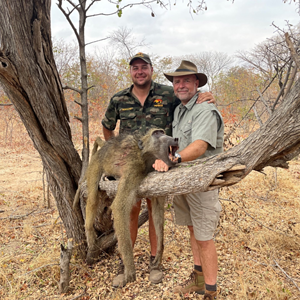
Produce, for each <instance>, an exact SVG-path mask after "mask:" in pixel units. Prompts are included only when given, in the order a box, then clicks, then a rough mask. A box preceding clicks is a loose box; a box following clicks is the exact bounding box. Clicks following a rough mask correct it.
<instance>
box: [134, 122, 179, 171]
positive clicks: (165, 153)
mask: <svg viewBox="0 0 300 300" xmlns="http://www.w3.org/2000/svg"><path fill="white" fill-rule="evenodd" d="M139 148H140V149H141V151H142V156H143V157H147V156H148V158H147V160H148V159H152V160H153V162H152V163H154V161H155V159H161V160H162V161H164V162H165V163H166V164H167V165H168V167H173V166H174V165H175V164H176V163H175V162H174V161H173V160H174V155H175V152H176V151H177V149H178V139H177V138H172V137H170V136H168V135H166V134H165V132H164V130H162V129H157V128H153V129H150V130H149V131H148V132H147V134H146V135H145V136H143V137H142V139H141V140H139ZM150 157H151V158H150Z"/></svg>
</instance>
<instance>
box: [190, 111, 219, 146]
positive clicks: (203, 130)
mask: <svg viewBox="0 0 300 300" xmlns="http://www.w3.org/2000/svg"><path fill="white" fill-rule="evenodd" d="M217 118H218V115H217V114H216V113H215V112H214V111H213V110H204V111H201V112H199V113H198V114H196V115H195V116H194V119H193V124H194V125H193V128H192V142H194V141H196V140H202V141H205V142H207V143H208V144H209V145H210V147H211V148H213V149H216V147H217V138H218V119H217Z"/></svg>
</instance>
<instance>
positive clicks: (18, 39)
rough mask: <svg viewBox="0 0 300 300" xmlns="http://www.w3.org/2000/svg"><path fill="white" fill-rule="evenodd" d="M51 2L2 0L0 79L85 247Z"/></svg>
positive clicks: (70, 229) (68, 225) (72, 234)
mask: <svg viewBox="0 0 300 300" xmlns="http://www.w3.org/2000/svg"><path fill="white" fill-rule="evenodd" d="M50 5H51V1H50V0H18V1H11V0H0V38H1V41H0V82H1V84H2V85H3V88H4V91H5V93H6V94H7V95H8V97H9V98H10V100H11V102H12V103H13V104H14V106H15V109H16V110H17V111H18V113H19V114H20V117H21V119H22V121H23V123H24V125H25V127H26V129H27V131H28V134H29V136H30V137H31V139H32V141H33V144H34V147H35V148H36V149H37V151H38V152H39V154H40V156H41V158H42V162H43V165H44V167H45V170H46V172H47V174H48V175H49V179H50V186H51V191H52V193H53V195H54V197H55V199H56V204H57V208H58V211H59V214H60V217H61V219H62V221H63V224H64V226H65V229H66V232H67V237H68V238H73V241H74V244H75V245H77V246H78V247H79V250H80V252H81V253H84V251H85V245H84V244H83V243H82V242H83V241H85V234H84V225H83V218H82V214H81V212H80V210H78V211H74V210H73V209H72V203H73V199H74V195H75V192H76V189H77V183H78V180H79V177H80V172H81V159H80V157H79V155H78V153H77V151H76V150H75V148H74V145H73V142H72V138H71V131H70V126H69V123H68V122H69V116H68V112H67V108H66V103H65V99H64V95H63V90H62V86H61V82H60V79H59V75H58V72H57V69H56V65H55V62H54V58H53V53H52V42H51V30H50Z"/></svg>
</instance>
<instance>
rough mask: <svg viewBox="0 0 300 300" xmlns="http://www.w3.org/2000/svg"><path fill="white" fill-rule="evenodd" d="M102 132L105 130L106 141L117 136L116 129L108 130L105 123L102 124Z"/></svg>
mask: <svg viewBox="0 0 300 300" xmlns="http://www.w3.org/2000/svg"><path fill="white" fill-rule="evenodd" d="M102 132H103V136H104V139H105V140H106V141H107V140H109V139H110V138H112V137H114V136H115V132H114V131H112V130H108V129H107V128H105V127H104V126H103V125H102Z"/></svg>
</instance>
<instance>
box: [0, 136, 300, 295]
mask: <svg viewBox="0 0 300 300" xmlns="http://www.w3.org/2000/svg"><path fill="white" fill-rule="evenodd" d="M22 141H23V144H24V143H25V144H26V151H25V150H24V147H22V146H21V145H22V144H21V142H20V143H18V142H17V141H16V143H15V144H14V145H9V146H6V147H5V148H4V147H1V150H0V151H1V153H0V154H1V156H0V176H1V179H0V182H1V183H0V226H1V234H0V254H1V255H0V266H1V267H0V299H55V298H61V299H115V300H117V299H183V298H186V299H188V298H193V299H202V297H200V296H197V295H185V296H184V297H182V298H181V297H180V296H174V295H173V294H172V289H173V286H174V285H176V284H177V283H178V282H180V281H181V280H183V279H185V278H186V277H187V276H188V275H189V274H190V272H191V270H192V266H193V265H192V256H191V251H190V246H189V237H188V232H187V230H186V229H185V228H182V227H178V226H176V225H175V224H174V222H173V211H172V207H171V205H170V203H167V204H166V214H165V216H166V222H165V252H164V258H163V267H164V274H165V276H164V281H163V283H161V284H158V285H151V284H150V283H149V281H148V273H147V268H148V255H149V242H148V230H147V224H145V225H144V226H143V227H141V228H140V229H139V235H138V239H137V244H136V247H135V250H134V253H135V260H136V269H137V281H136V282H134V283H130V284H127V285H126V287H125V288H123V289H113V288H112V287H111V281H112V278H113V276H114V274H115V272H116V270H117V267H118V255H117V253H114V254H113V255H112V256H107V255H105V254H103V257H102V259H101V261H100V262H99V263H98V264H96V265H95V266H94V267H93V268H89V267H87V266H86V265H85V263H84V262H82V261H79V260H76V258H75V257H73V258H72V263H71V271H72V277H71V283H70V292H69V293H68V294H65V295H62V296H61V295H59V293H58V282H59V257H60V243H66V235H65V232H64V229H63V226H62V224H61V220H60V218H59V216H58V212H57V210H56V208H55V204H54V203H53V199H52V200H51V201H52V207H51V208H46V207H45V201H44V199H43V186H42V166H41V162H40V159H39V156H38V154H37V153H36V152H35V151H34V150H33V148H32V147H31V146H28V145H31V143H30V141H29V140H27V139H24V137H23V136H22ZM0 143H2V145H4V144H5V141H4V140H3V138H2V140H1V141H0ZM299 172H300V162H299V161H293V162H291V163H290V169H289V170H281V169H278V170H277V178H276V177H275V175H274V169H272V168H266V170H265V174H261V173H257V172H252V173H251V174H250V175H249V176H248V177H247V178H246V179H245V180H243V181H242V182H241V183H239V184H238V185H235V186H232V187H230V188H224V189H223V190H222V191H221V194H220V198H221V199H222V201H221V202H222V206H223V212H222V216H221V220H220V226H219V227H218V230H217V232H216V238H215V241H216V246H217V251H218V256H219V276H218V286H219V290H220V296H219V299H228V300H231V299H278V300H286V299H300V288H299V286H300V236H299V234H300V184H299V174H300V173H299Z"/></svg>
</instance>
